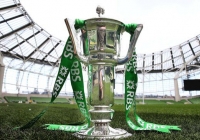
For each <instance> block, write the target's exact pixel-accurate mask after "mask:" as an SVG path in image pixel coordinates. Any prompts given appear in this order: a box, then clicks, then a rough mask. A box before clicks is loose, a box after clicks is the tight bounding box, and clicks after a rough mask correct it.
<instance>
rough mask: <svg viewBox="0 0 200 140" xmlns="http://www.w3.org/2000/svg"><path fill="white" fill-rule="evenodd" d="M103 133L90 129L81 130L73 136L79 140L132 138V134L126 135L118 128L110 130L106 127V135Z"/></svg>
mask: <svg viewBox="0 0 200 140" xmlns="http://www.w3.org/2000/svg"><path fill="white" fill-rule="evenodd" d="M103 132H104V131H95V127H94V126H93V127H91V128H89V129H88V130H81V131H79V132H77V133H75V134H74V136H76V137H78V138H80V139H85V138H86V139H100V140H106V139H121V138H127V137H130V136H132V134H130V133H128V132H127V131H125V130H123V129H120V128H116V129H114V128H112V127H110V126H109V127H108V131H107V132H108V133H107V134H104V133H103Z"/></svg>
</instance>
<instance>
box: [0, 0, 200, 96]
mask: <svg viewBox="0 0 200 140" xmlns="http://www.w3.org/2000/svg"><path fill="white" fill-rule="evenodd" d="M199 38H200V35H197V36H196V37H194V38H192V39H189V40H187V41H186V42H184V43H181V44H179V45H177V46H174V47H172V48H168V49H165V50H162V51H159V52H153V53H151V54H138V55H137V66H138V69H137V71H138V79H139V83H138V89H137V95H138V96H139V97H140V96H143V95H145V96H146V97H148V96H149V97H153V96H157V97H158V96H175V92H177V91H175V86H174V81H175V80H177V82H178V92H179V94H180V95H181V96H190V95H199V94H200V93H199V91H184V90H183V79H199V64H200V63H199V55H200V41H199ZM64 46H65V41H62V40H60V39H57V38H55V37H54V36H52V35H51V34H49V33H48V32H47V31H45V30H44V29H43V28H42V27H40V26H39V25H37V24H36V23H35V22H34V21H33V20H32V19H31V17H30V16H29V14H28V12H27V11H25V9H24V7H23V5H22V4H21V3H20V1H19V0H14V1H13V0H1V1H0V51H1V55H2V56H3V63H4V65H5V71H4V78H3V87H2V91H3V92H5V93H15V94H18V93H20V94H30V93H36V94H45V93H50V92H51V91H52V89H53V85H54V81H55V77H56V75H57V71H58V66H59V62H60V56H61V54H62V50H63V48H64ZM123 72H124V68H123V67H117V68H116V74H115V78H116V86H115V87H116V88H115V94H116V95H122V94H123V89H124V88H123V86H124V82H123V81H124V77H123ZM84 73H85V74H84V79H85V81H87V76H86V75H87V71H84ZM85 87H87V84H86V82H85ZM85 89H86V88H85ZM60 95H73V93H72V88H71V83H70V80H69V79H68V80H67V81H66V83H65V85H64V87H63V89H62V91H61V93H60Z"/></svg>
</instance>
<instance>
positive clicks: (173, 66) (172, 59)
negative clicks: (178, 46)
mask: <svg viewBox="0 0 200 140" xmlns="http://www.w3.org/2000/svg"><path fill="white" fill-rule="evenodd" d="M170 53H171V59H172V67H173V68H175V65H174V57H173V52H172V48H170Z"/></svg>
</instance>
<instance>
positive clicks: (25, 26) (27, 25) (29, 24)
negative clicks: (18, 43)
mask: <svg viewBox="0 0 200 140" xmlns="http://www.w3.org/2000/svg"><path fill="white" fill-rule="evenodd" d="M32 23H33V22H30V23H28V24H26V25H24V26H22V27H20V28H18V29H16V30H13V31H12V32H9V33H7V34H5V35H3V36H1V37H0V40H1V39H3V38H6V37H7V36H10V35H12V34H14V33H15V32H18V31H20V30H22V29H24V28H27V27H29V26H31V25H32Z"/></svg>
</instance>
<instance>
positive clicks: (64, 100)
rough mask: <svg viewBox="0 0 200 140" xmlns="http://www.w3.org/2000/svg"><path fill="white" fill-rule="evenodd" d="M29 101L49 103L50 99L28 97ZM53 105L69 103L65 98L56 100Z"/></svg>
mask: <svg viewBox="0 0 200 140" xmlns="http://www.w3.org/2000/svg"><path fill="white" fill-rule="evenodd" d="M30 99H31V100H32V101H33V102H36V103H49V102H50V101H51V98H48V97H30ZM54 103H69V101H68V100H67V99H66V98H56V99H55V101H54Z"/></svg>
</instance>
